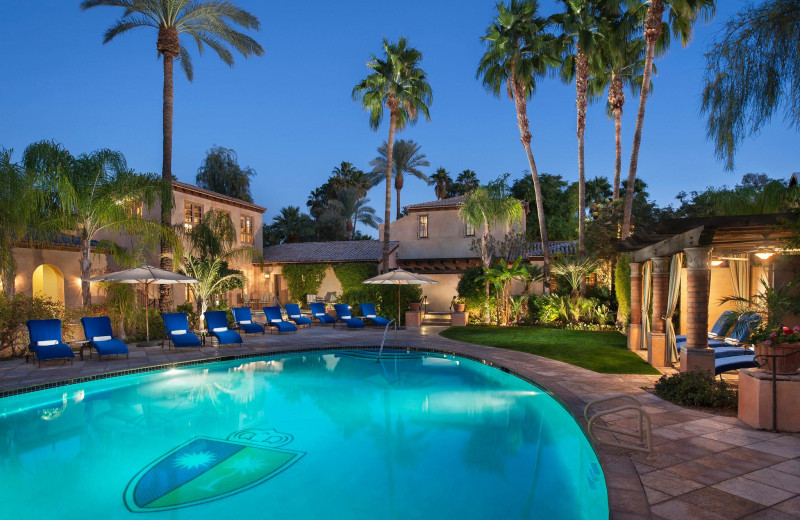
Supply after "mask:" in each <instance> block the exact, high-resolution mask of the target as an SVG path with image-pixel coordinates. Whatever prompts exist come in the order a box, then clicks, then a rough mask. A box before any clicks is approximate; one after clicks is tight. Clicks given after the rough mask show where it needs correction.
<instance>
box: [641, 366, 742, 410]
mask: <svg viewBox="0 0 800 520" xmlns="http://www.w3.org/2000/svg"><path fill="white" fill-rule="evenodd" d="M655 391H656V395H658V396H659V397H661V398H663V399H666V400H667V401H670V402H672V403H675V404H680V405H685V406H702V407H705V408H719V409H722V410H735V409H736V407H737V404H738V392H737V391H736V390H735V389H734V388H732V387H730V386H729V385H728V384H727V383H726V382H725V381H721V380H717V379H715V378H714V376H713V375H712V374H711V372H679V373H677V374H672V375H663V376H661V379H659V380H658V381H657V382H656V384H655Z"/></svg>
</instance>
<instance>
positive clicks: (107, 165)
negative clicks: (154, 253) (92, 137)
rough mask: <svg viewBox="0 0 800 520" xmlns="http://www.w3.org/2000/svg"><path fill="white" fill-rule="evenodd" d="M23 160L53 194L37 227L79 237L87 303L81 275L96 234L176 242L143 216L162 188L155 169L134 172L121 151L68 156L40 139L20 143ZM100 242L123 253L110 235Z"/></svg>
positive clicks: (42, 187)
mask: <svg viewBox="0 0 800 520" xmlns="http://www.w3.org/2000/svg"><path fill="white" fill-rule="evenodd" d="M22 162H23V164H24V165H25V168H26V169H27V170H29V171H31V172H35V173H34V175H36V176H37V178H38V186H37V188H38V189H40V190H42V191H43V192H44V193H46V194H48V196H49V197H52V199H51V200H52V202H53V204H52V206H51V208H50V211H49V212H48V214H47V215H46V216H45V217H44V218H43V220H42V221H41V222H40V223H39V226H38V227H39V228H41V229H42V230H43V231H44V232H45V233H50V234H54V233H61V232H62V231H65V230H66V231H70V232H72V233H74V234H75V236H77V237H78V239H79V240H80V251H81V259H80V266H81V299H82V303H83V305H84V306H87V305H90V304H91V303H92V295H91V292H90V291H89V282H87V281H86V279H87V278H89V276H90V274H91V268H92V242H93V241H95V238H96V237H97V236H98V235H99V234H101V233H126V234H129V235H133V236H136V237H137V242H138V243H139V244H144V245H147V246H155V245H156V244H157V243H158V242H159V240H161V241H162V242H163V243H166V244H169V245H170V246H174V245H175V244H176V242H177V240H176V238H175V234H174V233H173V232H172V231H171V230H170V228H167V227H164V226H162V225H161V223H159V222H153V221H150V220H147V219H145V218H144V216H143V215H144V209H145V208H147V209H150V208H152V207H153V205H154V204H155V202H156V201H157V200H158V198H159V196H160V195H161V194H162V193H163V191H164V190H163V181H162V180H161V179H159V178H158V177H157V176H156V175H154V174H139V173H135V172H133V171H132V170H130V169H129V168H128V166H127V163H126V161H125V157H124V156H123V155H122V154H121V153H119V152H115V151H113V150H97V151H95V152H92V153H90V154H82V155H80V156H78V157H73V156H72V155H71V154H70V153H69V152H68V151H67V150H66V149H64V148H63V147H62V146H61V145H60V144H57V143H54V142H51V141H40V142H37V143H33V144H32V145H30V146H28V147H27V148H26V149H25V153H24V155H23V158H22ZM103 245H104V246H106V247H107V248H109V249H111V251H112V253H113V254H117V255H120V254H124V252H123V251H121V250H119V249H118V248H117V247H115V245H114V244H113V243H112V242H111V241H104V242H103Z"/></svg>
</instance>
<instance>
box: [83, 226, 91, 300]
mask: <svg viewBox="0 0 800 520" xmlns="http://www.w3.org/2000/svg"><path fill="white" fill-rule="evenodd" d="M91 247H92V243H91V241H90V240H89V237H87V236H81V302H82V304H83V306H84V307H87V306H89V305H91V304H92V292H91V291H90V290H89V282H87V281H86V280H87V279H88V278H89V274H90V270H91V267H92V260H91V254H92V250H91Z"/></svg>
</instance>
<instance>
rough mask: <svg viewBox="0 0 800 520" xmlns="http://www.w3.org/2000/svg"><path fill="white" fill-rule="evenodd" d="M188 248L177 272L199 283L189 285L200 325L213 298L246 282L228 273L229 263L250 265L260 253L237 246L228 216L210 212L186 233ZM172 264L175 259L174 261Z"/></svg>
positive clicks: (237, 274)
mask: <svg viewBox="0 0 800 520" xmlns="http://www.w3.org/2000/svg"><path fill="white" fill-rule="evenodd" d="M186 237H187V238H188V242H189V247H188V248H187V249H186V250H185V252H184V253H183V255H182V256H180V257H179V258H180V262H179V263H178V264H179V265H178V266H177V267H178V270H179V271H180V272H181V273H183V274H185V275H186V276H190V277H192V278H194V279H196V280H198V283H194V284H190V285H189V290H190V291H191V292H192V296H193V297H194V300H195V301H196V302H197V307H198V309H197V310H198V314H199V316H200V321H201V322H202V321H203V313H205V312H206V310H208V307H209V304H210V302H211V300H212V298H213V297H214V296H215V295H216V294H219V293H221V292H224V291H228V290H231V289H233V288H235V287H242V286H243V285H244V283H245V282H246V281H247V280H246V278H245V276H244V274H243V273H242V272H241V271H237V270H234V269H230V268H229V267H228V264H229V263H230V262H232V261H235V260H239V261H248V262H249V261H253V260H256V259H259V258H261V252H260V251H258V250H257V249H255V248H254V247H253V246H236V227H235V226H234V224H233V220H231V217H230V215H228V214H227V213H225V212H223V211H217V210H211V211H209V212H208V213H206V214H205V215H204V216H203V221H202V222H201V223H200V224H197V225H195V226H193V227H192V229H191V231H189V232H188V233H186ZM173 260H174V258H173Z"/></svg>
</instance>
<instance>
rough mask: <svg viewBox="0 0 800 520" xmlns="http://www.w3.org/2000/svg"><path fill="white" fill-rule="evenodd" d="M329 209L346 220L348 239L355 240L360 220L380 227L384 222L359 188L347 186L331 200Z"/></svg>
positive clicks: (376, 227)
mask: <svg viewBox="0 0 800 520" xmlns="http://www.w3.org/2000/svg"><path fill="white" fill-rule="evenodd" d="M328 207H329V211H331V212H334V213H336V215H337V216H338V217H340V218H341V219H343V220H344V221H345V233H346V235H347V238H348V240H353V238H354V237H355V233H356V226H357V225H358V223H359V222H360V223H361V224H364V225H366V226H369V227H371V228H375V229H378V224H380V223H381V222H383V221H382V220H381V218H380V217H378V216H377V215H376V214H375V208H373V207H372V206H370V205H369V199H368V198H367V197H363V196H361V195H360V192H359V190H358V188H354V187H347V188H342V189H341V190H340V191H339V195H338V196H337V197H336V198H335V199H333V200H331V201H330V203H329V205H328Z"/></svg>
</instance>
